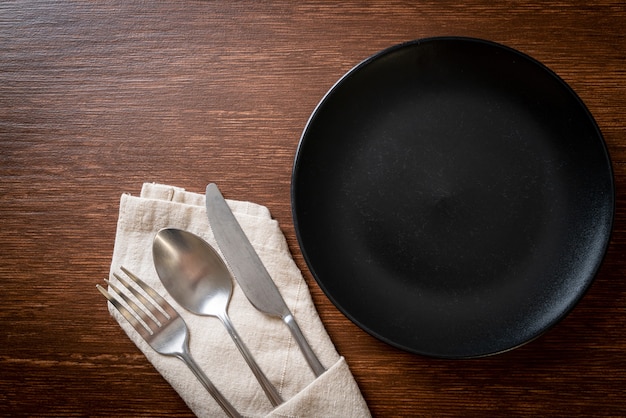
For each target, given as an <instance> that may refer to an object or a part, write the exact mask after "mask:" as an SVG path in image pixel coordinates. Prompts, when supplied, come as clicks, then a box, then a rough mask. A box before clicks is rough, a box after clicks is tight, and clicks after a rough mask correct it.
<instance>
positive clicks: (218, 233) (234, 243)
mask: <svg viewBox="0 0 626 418" xmlns="http://www.w3.org/2000/svg"><path fill="white" fill-rule="evenodd" d="M206 213H207V217H208V218H209V224H210V225H211V229H212V230H213V234H214V235H215V240H216V241H217V245H218V247H219V248H220V250H221V251H222V254H223V255H224V258H225V260H226V263H227V264H228V266H229V267H230V270H231V271H232V273H233V275H234V276H235V279H236V280H237V283H239V286H240V287H241V289H242V290H243V293H244V294H245V295H246V297H247V298H248V300H249V301H250V303H252V305H253V306H254V307H255V308H256V309H258V310H259V311H261V312H263V313H265V314H267V315H270V316H274V317H278V318H280V319H282V321H283V322H284V323H285V324H286V325H287V327H288V328H289V330H290V331H291V334H292V335H293V337H294V339H295V340H296V343H297V344H298V346H299V347H300V350H301V351H302V354H303V355H304V358H305V359H306V361H307V363H308V364H309V366H310V367H311V369H312V370H313V373H315V376H320V375H321V374H322V373H324V372H325V371H326V369H325V368H324V366H322V363H321V362H320V361H319V359H318V358H317V356H316V355H315V352H314V351H313V349H312V348H311V346H310V345H309V343H308V342H307V340H306V338H305V337H304V335H303V334H302V330H300V327H299V326H298V323H297V322H296V319H295V318H294V316H293V314H292V313H291V311H290V310H289V307H288V306H287V304H286V303H285V300H284V299H283V297H282V296H281V294H280V292H279V291H278V288H277V287H276V284H275V283H274V281H273V280H272V278H271V276H270V274H269V273H268V271H267V269H266V268H265V266H264V265H263V262H262V261H261V259H260V258H259V255H258V254H257V253H256V251H255V250H254V248H253V247H252V244H251V243H250V240H248V237H247V236H246V234H245V232H244V231H243V229H242V228H241V225H240V224H239V222H238V221H237V219H236V218H235V215H234V214H233V212H232V211H231V210H230V207H229V206H228V203H226V200H225V199H224V196H222V193H221V192H220V191H219V189H218V188H217V185H215V184H214V183H211V184H209V185H208V186H207V187H206Z"/></svg>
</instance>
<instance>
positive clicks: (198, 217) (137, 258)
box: [109, 183, 370, 417]
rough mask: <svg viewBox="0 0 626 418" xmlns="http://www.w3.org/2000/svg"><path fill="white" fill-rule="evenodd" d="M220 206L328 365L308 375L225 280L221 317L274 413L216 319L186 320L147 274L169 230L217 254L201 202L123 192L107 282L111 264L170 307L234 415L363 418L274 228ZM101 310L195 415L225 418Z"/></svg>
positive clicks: (276, 324) (292, 346)
mask: <svg viewBox="0 0 626 418" xmlns="http://www.w3.org/2000/svg"><path fill="white" fill-rule="evenodd" d="M228 204H229V205H230V207H231V209H232V210H233V212H234V214H235V216H236V218H237V220H238V221H239V223H240V224H241V226H242V228H243V230H244V231H245V232H246V235H247V236H248V238H249V239H250V241H251V243H252V245H253V246H254V248H255V249H256V251H257V252H258V254H259V257H260V258H261V260H262V261H263V263H264V264H265V266H266V268H267V270H268V272H269V273H270V275H271V276H272V278H273V280H274V282H275V283H276V285H277V286H278V288H279V290H280V292H281V294H282V295H283V298H284V299H285V301H286V303H287V305H288V306H289V308H290V309H291V311H292V313H293V314H294V316H295V317H296V320H297V321H298V324H299V325H300V328H301V329H302V332H303V333H304V335H305V337H306V338H307V340H308V341H309V343H310V344H311V346H312V348H313V350H314V351H315V353H316V354H317V356H318V358H319V359H320V361H321V362H322V364H323V365H324V366H325V367H326V368H327V371H326V372H325V373H324V374H322V375H321V376H320V377H318V378H315V375H314V374H313V372H312V371H311V370H310V368H309V366H308V364H307V362H306V361H305V359H304V357H303V355H302V353H301V351H300V349H299V348H298V346H297V345H296V343H295V341H293V339H292V337H291V333H290V332H289V330H288V328H287V327H286V326H285V325H284V323H283V322H282V321H281V320H280V319H276V318H271V317H269V316H267V315H264V314H262V313H261V312H259V311H257V310H256V309H255V308H254V307H253V306H252V305H251V304H250V302H249V301H248V300H247V299H246V297H245V295H244V294H243V292H242V291H241V289H240V288H239V286H238V285H237V283H236V281H234V290H233V296H232V299H231V302H230V305H229V308H228V313H229V315H230V317H231V319H232V321H233V323H234V325H235V328H236V329H237V331H238V333H239V335H240V336H241V338H242V340H243V341H244V343H245V344H246V346H247V347H248V349H249V350H250V352H251V353H252V355H253V356H254V357H255V359H256V361H257V363H258V364H259V365H260V367H261V368H262V369H263V371H264V372H265V374H266V375H267V377H268V378H269V379H270V381H271V382H272V383H273V384H274V385H275V386H276V388H277V389H278V391H279V393H280V394H281V396H282V397H283V399H284V400H285V403H283V404H282V405H280V406H279V407H277V408H273V407H272V405H271V404H270V402H269V401H268V400H267V398H266V396H265V394H264V392H263V390H262V389H261V387H260V385H259V384H258V383H257V381H256V379H255V378H254V375H253V374H252V372H251V371H250V369H249V368H248V366H247V364H246V363H245V361H244V359H243V357H242V356H241V354H240V353H239V351H238V350H237V348H236V346H235V344H234V342H233V341H232V339H231V338H230V336H229V335H228V333H227V331H226V329H225V328H224V326H223V325H222V323H221V322H220V320H219V319H217V318H213V317H206V316H197V315H194V314H192V313H190V312H189V311H186V310H185V309H184V308H182V307H180V306H179V305H178V304H176V302H175V301H174V300H173V299H172V298H171V297H170V296H169V294H167V292H166V291H165V289H164V287H163V286H162V284H161V282H160V280H159V278H158V276H157V274H156V271H155V269H154V264H153V260H152V240H153V238H154V235H155V234H156V232H157V231H158V230H160V229H161V228H166V227H174V228H180V229H184V230H187V231H190V232H193V233H195V234H197V235H199V236H201V237H203V238H204V239H205V240H206V241H208V242H209V243H210V244H211V245H213V246H214V247H215V248H216V249H217V250H218V251H219V248H218V247H217V244H216V242H215V239H214V237H213V234H212V232H211V229H210V227H209V224H208V221H207V217H206V212H205V207H204V195H201V194H197V193H190V192H186V191H185V190H184V189H181V188H178V187H171V186H165V185H159V184H154V183H146V184H144V185H143V187H142V190H141V195H140V197H134V196H131V195H128V194H124V195H122V197H121V201H120V212H119V220H118V225H117V235H116V238H115V248H114V251H113V259H112V263H111V274H110V276H111V280H112V281H115V279H114V278H113V276H112V273H114V272H115V273H118V274H120V273H121V271H120V266H124V267H126V268H127V269H129V270H130V271H131V272H133V273H135V274H137V275H138V276H139V277H140V278H142V279H143V280H144V281H145V282H147V283H148V284H149V285H150V286H152V287H153V288H154V289H155V290H156V291H157V292H159V293H160V294H161V295H163V296H164V297H165V298H166V299H167V300H168V301H169V302H170V303H171V304H172V305H173V306H174V307H175V308H176V310H177V311H178V312H179V313H180V314H181V316H182V317H183V318H184V320H185V322H186V323H187V326H188V327H189V330H190V349H191V354H192V356H193V357H194V359H195V360H196V361H197V363H198V364H199V365H200V367H201V368H202V369H203V371H204V372H205V374H206V375H207V376H208V377H209V378H210V379H211V381H212V382H213V383H214V384H215V386H217V388H218V389H219V390H220V391H221V392H222V393H223V394H224V396H225V397H226V398H227V399H228V400H229V401H230V402H231V403H232V404H233V406H234V407H235V408H236V409H237V410H238V411H239V412H240V413H241V414H242V415H244V416H246V417H263V416H267V417H369V416H370V412H369V410H368V408H367V405H366V403H365V401H364V399H363V397H362V395H361V392H360V391H359V388H358V386H357V384H356V382H355V381H354V378H353V376H352V374H351V372H350V370H349V368H348V366H347V364H346V362H345V359H344V358H343V357H341V356H339V354H338V353H337V351H336V350H335V347H334V346H333V343H332V342H331V340H330V338H329V336H328V334H327V333H326V330H325V329H324V326H323V324H322V322H321V320H320V318H319V316H318V314H317V311H316V310H315V306H314V305H313V302H312V300H311V296H310V294H309V290H308V287H307V285H306V283H305V281H304V279H303V277H302V274H301V272H300V271H299V269H298V268H297V266H296V264H295V262H294V261H293V259H292V258H291V254H290V252H289V248H288V246H287V243H286V241H285V238H284V236H283V234H282V232H281V230H280V228H279V226H278V223H277V222H276V221H275V220H273V219H272V218H271V216H270V213H269V211H268V210H267V208H265V207H263V206H260V205H257V204H254V203H249V202H240V201H234V200H228ZM121 274H122V275H123V273H121ZM109 311H110V312H111V314H112V315H113V316H114V317H115V319H116V320H117V321H118V322H119V324H120V326H121V327H122V328H123V329H124V331H125V332H126V333H127V334H128V336H129V337H130V339H131V340H132V341H133V342H134V343H135V344H136V345H137V347H138V348H139V349H140V350H141V351H142V352H143V353H144V354H145V356H146V357H147V358H148V360H149V361H150V362H151V363H152V364H153V365H154V367H155V368H156V369H157V370H158V371H159V372H160V373H161V374H162V375H163V377H164V378H165V379H166V380H167V381H168V382H169V383H170V384H171V385H172V387H173V388H174V389H175V390H176V391H177V392H178V393H179V395H180V396H181V397H182V398H183V399H184V401H185V402H186V403H187V405H188V406H189V408H191V410H192V411H193V412H194V413H195V414H196V415H197V416H199V417H217V416H224V413H223V411H222V410H221V409H220V407H219V406H218V405H217V403H216V402H215V401H214V400H213V398H211V396H210V395H209V394H208V392H207V391H206V390H205V389H204V387H203V386H202V385H201V384H200V383H199V382H198V381H197V380H196V378H195V377H194V375H193V374H192V373H191V371H190V370H189V369H188V368H187V366H185V364H184V363H183V362H182V361H180V360H179V359H177V358H173V357H166V356H162V355H160V354H158V353H156V352H155V351H154V350H152V348H150V346H149V345H148V344H147V343H146V342H145V341H144V340H143V339H142V338H141V337H140V336H139V335H138V334H137V333H136V332H135V331H134V330H133V328H132V327H131V326H130V325H129V324H128V323H127V322H126V320H125V319H123V317H122V316H121V315H120V314H119V313H118V312H117V311H116V310H115V309H114V308H113V307H112V306H111V305H110V304H109ZM147 396H149V394H147Z"/></svg>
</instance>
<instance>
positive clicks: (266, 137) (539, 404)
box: [0, 0, 626, 417]
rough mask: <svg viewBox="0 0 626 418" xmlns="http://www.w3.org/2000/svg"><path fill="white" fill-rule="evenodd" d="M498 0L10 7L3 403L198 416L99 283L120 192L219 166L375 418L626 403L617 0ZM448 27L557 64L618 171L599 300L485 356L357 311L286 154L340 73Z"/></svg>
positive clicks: (621, 12) (2, 113)
mask: <svg viewBox="0 0 626 418" xmlns="http://www.w3.org/2000/svg"><path fill="white" fill-rule="evenodd" d="M588 3H589V2H588ZM499 4H500V3H498V2H494V1H492V0H489V1H477V2H468V4H462V3H458V2H454V1H415V2H403V1H390V0H384V1H370V2H362V1H351V0H345V1H341V2H306V1H282V2H278V1H276V2H261V1H184V2H182V1H181V2H174V1H156V2H143V1H142V2H132V1H131V2H127V1H108V0H107V1H100V2H92V1H27V0H24V1H3V2H2V3H0V191H1V194H2V200H1V202H2V203H0V217H1V219H2V230H1V232H0V242H1V243H2V254H1V255H0V301H1V305H2V308H0V318H1V323H2V332H0V415H30V416H32V415H38V416H39V415H59V416H69V415H80V416H87V415H89V416H152V417H154V416H165V415H176V416H186V415H190V414H191V413H190V412H189V410H188V409H187V407H186V406H185V404H184V403H183V401H182V400H181V399H180V398H179V397H178V395H177V394H176V393H175V392H174V391H173V390H172V389H171V387H170V386H169V385H168V384H167V383H166V382H165V381H164V380H163V378H162V377H161V376H160V375H159V374H158V373H157V372H156V371H155V370H154V369H153V368H152V366H151V365H150V364H149V363H148V362H147V360H146V359H145V357H144V356H143V355H142V354H141V353H140V352H139V351H138V350H137V349H136V348H135V346H134V345H133V344H132V343H131V341H130V340H128V338H126V336H125V335H124V334H123V332H122V331H121V329H120V328H119V327H118V325H117V324H116V323H115V322H114V321H113V320H112V319H111V318H110V316H109V314H108V312H107V309H106V305H105V303H104V300H103V298H102V296H101V295H100V294H99V293H98V292H97V291H96V289H95V283H98V282H101V281H102V279H103V278H104V277H105V276H107V274H108V271H109V263H110V260H111V255H112V250H113V243H114V238H115V229H116V222H117V215H118V214H117V211H118V203H119V197H120V195H121V194H122V193H132V194H138V193H139V190H140V187H141V184H142V183H143V182H160V183H165V184H171V185H177V186H181V187H185V188H186V189H188V190H190V191H195V192H203V190H204V187H205V185H206V183H207V182H209V181H213V182H217V183H219V184H220V187H221V189H222V191H223V192H224V194H225V195H226V197H229V198H236V199H241V200H250V201H254V202H257V203H260V204H263V205H265V206H267V207H268V208H269V209H270V210H271V212H272V214H273V216H274V217H275V218H276V219H277V220H278V221H279V222H280V225H281V226H282V229H283V231H284V233H285V235H286V237H287V240H288V243H289V245H290V248H291V250H292V252H293V255H294V258H295V260H296V262H297V263H298V265H299V266H300V267H301V269H302V270H303V271H304V275H305V278H306V280H307V282H308V284H309V287H310V289H311V292H312V295H313V298H314V300H315V303H316V306H317V308H318V310H319V313H320V316H321V318H322V320H323V322H324V324H325V325H326V327H327V329H328V332H329V333H330V335H331V337H332V339H333V341H334V342H335V344H336V347H337V349H338V351H339V352H340V353H341V354H342V355H343V356H345V357H346V359H347V362H348V363H349V365H350V367H351V370H352V372H353V374H354V376H355V378H356V380H357V382H358V384H359V386H360V388H361V390H362V392H363V395H364V397H365V399H366V401H367V402H368V404H369V407H370V408H371V411H372V413H373V414H374V415H375V416H415V415H422V416H462V417H467V416H481V417H483V416H500V415H533V414H537V415H539V416H556V415H567V416H574V415H587V416H590V415H595V416H620V415H626V393H625V390H626V279H625V277H624V276H625V274H626V257H625V256H624V254H625V253H626V230H625V229H626V201H625V200H624V198H623V194H622V189H623V187H624V186H625V185H626V69H625V68H626V35H625V33H626V5H625V4H624V2H623V1H617V0H616V1H609V0H604V1H596V2H591V3H590V4H587V3H585V4H583V2H572V4H570V3H569V2H555V3H554V4H550V5H549V6H548V5H547V4H545V5H544V4H543V2H530V1H521V2H518V3H517V4H510V2H501V4H502V5H499ZM440 35H463V36H471V37H479V38H485V39H490V40H493V41H496V42H500V43H503V44H506V45H509V46H511V47H513V48H516V49H518V50H520V51H522V52H525V53H527V54H529V55H531V56H533V57H535V58H537V59H538V60H540V61H542V62H543V63H545V64H546V65H547V66H548V67H550V68H551V69H552V70H554V71H555V72H556V73H557V74H559V75H560V76H561V77H562V78H563V79H565V80H566V81H567V82H568V83H569V84H570V85H571V86H572V87H573V88H574V90H575V91H576V92H577V93H578V94H579V95H580V97H581V98H582V99H583V100H584V102H585V103H586V104H587V106H588V107H589V109H590V110H591V112H592V114H593V115H594V116H595V118H596V120H597V122H598V124H599V126H600V127H601V129H602V132H603V134H604V136H605V140H606V143H607V145H608V148H609V151H610V154H611V157H612V160H613V167H614V170H615V180H616V189H617V207H616V216H615V228H614V233H613V236H612V240H611V244H610V247H609V250H608V254H607V256H606V259H605V262H604V264H603V266H602V268H601V270H600V272H599V274H598V275H597V278H596V280H595V282H594V284H593V286H592V287H591V289H590V290H589V292H588V293H587V295H586V296H585V297H584V298H583V300H582V301H581V302H580V304H579V305H578V306H577V307H576V308H575V309H574V311H573V312H571V314H570V315H569V316H568V317H566V318H565V320H563V321H562V322H561V323H560V324H558V325H557V326H556V327H554V328H553V329H552V330H550V331H549V332H548V333H547V334H545V335H544V336H542V337H540V338H538V339H537V340H535V341H533V342H532V343H530V344H527V345H525V346H523V347H521V348H519V349H516V350H514V351H511V352H508V353H505V354H501V355H498V356H494V357H489V358H484V359H480V360H468V361H453V360H437V359H432V358H426V357H422V356H419V355H413V354H409V353H406V352H403V351H400V350H397V349H395V348H392V347H390V346H388V345H386V344H384V343H382V342H380V341H378V340H376V339H374V338H373V337H371V336H369V335H368V334H366V333H365V332H364V331H361V330H360V329H359V328H357V327H356V326H355V325H353V324H352V323H351V322H350V321H349V320H348V319H346V318H345V317H344V316H343V315H342V314H341V313H340V312H339V311H338V310H337V309H336V308H335V307H334V306H333V305H332V304H331V303H330V301H329V300H328V299H327V298H326V296H325V295H324V294H323V293H322V292H321V290H320V289H319V287H318V286H317V284H316V283H315V281H314V279H313V277H312V276H311V274H310V273H309V271H308V270H307V267H306V264H305V263H304V260H303V258H302V255H301V253H300V249H299V247H298V244H297V241H296V237H295V231H294V226H293V222H292V218H291V207H290V175H291V170H292V164H293V158H294V154H295V151H296V147H297V144H298V141H299V137H300V134H301V132H302V129H303V127H304V125H305V123H306V122H307V119H308V117H309V115H310V113H311V111H312V110H313V109H314V107H315V105H316V104H317V103H318V101H319V100H320V99H321V97H322V96H323V95H324V93H325V92H326V91H327V90H328V88H330V87H331V86H332V84H333V83H334V82H335V81H336V80H337V79H338V78H339V77H340V76H341V75H343V74H344V73H345V72H346V71H347V70H349V69H350V68H351V67H352V66H354V65H355V64H357V63H358V62H359V61H361V60H362V59H364V58H366V57H368V56H369V55H371V54H373V53H375V52H377V51H379V50H381V49H384V48H386V47H388V46H391V45H394V44H396V43H400V42H403V41H407V40H412V39H416V38H424V37H431V36H440Z"/></svg>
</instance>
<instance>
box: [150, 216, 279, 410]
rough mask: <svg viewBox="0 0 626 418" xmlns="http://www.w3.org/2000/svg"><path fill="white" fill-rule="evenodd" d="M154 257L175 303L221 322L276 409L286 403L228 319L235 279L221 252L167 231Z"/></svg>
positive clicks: (160, 234)
mask: <svg viewBox="0 0 626 418" xmlns="http://www.w3.org/2000/svg"><path fill="white" fill-rule="evenodd" d="M152 256H153V259H154V267H155V269H156V271H157V274H158V276H159V279H161V282H162V283H163V286H165V288H166V289H167V291H168V292H169V293H170V295H172V297H173V298H174V300H176V302H178V304H179V305H180V306H182V307H183V308H185V309H187V310H188V311H190V312H193V313H195V314H198V315H206V316H215V317H217V318H219V319H220V321H221V322H222V324H224V326H225V327H226V329H227V331H228V333H229V334H230V336H231V338H232V339H233V341H234V342H235V345H236V346H237V348H238V349H239V351H240V352H241V354H242V355H243V357H244V359H245V360H246V362H247V363H248V366H250V368H251V369H252V372H253V373H254V375H255V377H256V378H257V380H258V381H259V383H260V384H261V387H262V388H263V390H264V391H265V394H266V395H267V397H268V398H269V400H270V402H271V403H272V405H274V406H278V405H280V404H281V403H282V402H283V400H282V398H281V397H280V395H279V394H278V391H277V390H276V388H275V387H274V385H272V383H271V382H270V381H269V379H268V378H267V376H265V374H264V373H263V371H262V370H261V368H260V367H259V365H258V364H257V363H256V361H255V360H254V358H253V357H252V354H251V353H250V351H249V350H248V348H247V347H246V346H245V344H244V343H243V341H242V339H241V337H239V335H238V334H237V331H236V330H235V327H234V325H233V323H232V322H231V320H230V318H229V316H228V304H229V302H230V298H231V296H232V292H233V279H232V276H231V274H230V271H229V270H228V267H226V264H225V263H224V261H223V260H222V258H221V257H220V255H219V254H218V253H217V251H215V249H214V248H213V247H212V246H211V245H210V244H209V243H208V242H206V241H205V240H203V239H202V238H200V237H199V236H197V235H195V234H192V233H191V232H187V231H183V230H181V229H175V228H166V229H162V230H160V231H159V232H158V233H157V234H156V236H155V237H154V242H153V244H152Z"/></svg>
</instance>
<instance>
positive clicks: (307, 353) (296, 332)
mask: <svg viewBox="0 0 626 418" xmlns="http://www.w3.org/2000/svg"><path fill="white" fill-rule="evenodd" d="M282 319H283V322H285V324H287V326H288V327H289V331H291V335H293V338H294V339H295V340H296V343H297V344H298V346H299V347H300V350H301V351H302V354H304V358H305V359H306V361H307V363H309V366H311V369H312V370H313V373H315V376H316V377H319V376H321V375H322V373H324V372H325V371H326V369H325V368H324V366H322V363H320V361H319V359H318V358H317V356H316V355H315V353H314V352H313V349H312V348H311V346H310V345H309V343H308V342H307V340H306V338H304V335H303V334H302V331H301V330H300V327H299V326H298V323H297V322H296V319H295V318H294V317H293V315H292V314H291V312H290V313H289V314H287V315H285V316H283V318H282Z"/></svg>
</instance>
